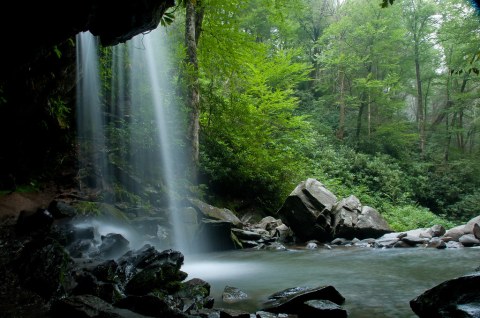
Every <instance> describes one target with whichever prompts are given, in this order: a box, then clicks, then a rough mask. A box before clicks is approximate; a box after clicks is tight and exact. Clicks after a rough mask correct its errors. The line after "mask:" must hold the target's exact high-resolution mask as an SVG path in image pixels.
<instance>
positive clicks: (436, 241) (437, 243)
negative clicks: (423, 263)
mask: <svg viewBox="0 0 480 318" xmlns="http://www.w3.org/2000/svg"><path fill="white" fill-rule="evenodd" d="M427 247H433V248H438V249H443V248H447V244H446V243H445V242H444V241H442V240H441V239H440V238H438V237H434V238H432V239H431V240H430V241H429V242H428V244H427Z"/></svg>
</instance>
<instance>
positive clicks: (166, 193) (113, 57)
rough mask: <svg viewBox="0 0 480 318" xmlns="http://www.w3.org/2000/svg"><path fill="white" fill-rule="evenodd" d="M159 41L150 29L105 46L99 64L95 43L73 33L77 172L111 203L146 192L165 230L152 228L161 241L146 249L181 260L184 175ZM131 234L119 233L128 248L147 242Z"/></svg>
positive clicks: (185, 247) (165, 56)
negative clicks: (90, 176) (172, 252)
mask: <svg viewBox="0 0 480 318" xmlns="http://www.w3.org/2000/svg"><path fill="white" fill-rule="evenodd" d="M165 38H166V35H165V30H162V29H160V28H158V29H156V30H154V31H153V32H151V33H149V34H142V35H138V36H136V37H134V38H133V39H132V40H130V41H128V42H127V43H125V44H121V45H117V46H115V47H114V48H111V51H109V52H110V53H109V54H110V55H108V56H107V57H105V55H104V58H103V59H99V57H98V55H99V54H98V52H100V51H99V48H98V46H97V45H96V41H95V38H94V37H93V36H92V35H91V34H90V33H83V34H79V35H78V37H77V41H78V52H77V53H78V67H79V69H78V74H79V75H78V76H79V78H78V92H77V93H78V103H77V106H78V107H77V113H78V118H79V119H78V136H79V145H81V147H80V149H81V150H82V149H84V151H81V152H80V155H81V156H83V159H84V161H85V162H88V164H86V165H84V166H83V168H84V170H88V172H89V173H92V172H93V171H95V175H96V176H97V177H96V178H95V180H94V182H92V180H90V182H89V186H92V187H94V188H98V189H99V191H100V190H101V192H102V193H103V200H105V201H106V202H109V203H113V204H117V203H118V202H121V201H122V200H123V199H124V196H129V195H131V196H142V195H143V196H147V194H149V198H148V201H149V202H150V203H151V204H152V205H151V206H150V207H148V209H149V210H151V211H156V212H157V215H164V216H166V217H167V218H168V220H169V222H170V226H171V231H167V230H165V229H163V228H160V227H159V229H158V232H157V234H158V236H159V237H161V240H157V242H156V243H153V245H156V246H157V247H158V248H161V249H166V248H174V249H177V250H179V251H181V252H182V253H184V254H185V253H187V252H188V251H189V247H188V240H187V239H186V237H188V232H189V231H187V230H185V226H184V224H185V223H184V222H183V218H182V217H181V214H182V213H183V210H182V208H181V206H180V205H179V204H178V202H179V201H180V199H181V198H182V197H183V195H182V190H181V189H182V182H183V181H184V179H185V177H186V176H185V175H183V173H184V171H186V169H185V161H184V160H183V159H182V151H181V150H182V149H183V148H182V146H181V142H182V141H181V140H182V138H181V135H182V131H183V130H182V121H181V120H180V112H179V110H178V109H179V108H178V105H177V104H176V103H175V99H176V97H175V94H174V92H175V91H174V89H173V88H172V87H171V85H170V81H171V78H170V77H169V73H171V70H170V69H169V68H168V67H167V64H168V63H167V62H168V60H169V55H168V50H167V49H168V43H167V41H166V40H165ZM103 53H104V52H103ZM104 54H105V53H104ZM99 61H102V62H103V64H102V65H100V62H99ZM106 61H107V62H106ZM100 73H101V75H100ZM85 159H86V160H85ZM92 168H93V169H92ZM183 186H184V184H183ZM117 205H118V204H117ZM97 226H99V225H98V224H97ZM99 231H101V229H99ZM119 232H123V233H125V230H124V229H119V231H118V232H117V233H119ZM101 234H103V235H104V234H106V233H101ZM137 234H139V235H141V233H135V229H132V231H130V235H127V239H129V240H130V241H131V242H136V243H137V245H138V246H132V247H133V248H136V247H139V245H142V244H144V243H152V242H148V241H147V242H145V238H138V237H136V236H137ZM128 236H130V237H128ZM160 241H161V242H160Z"/></svg>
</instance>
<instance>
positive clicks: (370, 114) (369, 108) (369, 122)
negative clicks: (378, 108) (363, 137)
mask: <svg viewBox="0 0 480 318" xmlns="http://www.w3.org/2000/svg"><path fill="white" fill-rule="evenodd" d="M367 106H368V108H367V113H368V116H367V117H368V120H367V122H368V140H369V141H370V137H371V135H372V98H371V96H370V91H368V104H367Z"/></svg>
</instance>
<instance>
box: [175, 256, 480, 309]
mask: <svg viewBox="0 0 480 318" xmlns="http://www.w3.org/2000/svg"><path fill="white" fill-rule="evenodd" d="M479 253H480V248H461V249H454V248H451V249H444V250H438V249H431V248H408V249H407V248H405V249H402V248H391V249H374V248H358V247H334V248H332V249H325V248H320V249H315V250H305V249H288V250H286V251H285V250H284V251H281V250H272V251H267V250H250V249H244V250H235V251H226V252H216V253H209V254H202V255H187V256H186V257H185V264H184V265H183V267H182V270H183V271H185V272H186V273H188V278H187V279H191V278H200V279H203V280H205V281H207V282H208V283H210V285H211V292H210V295H211V296H212V297H214V298H215V305H214V306H215V307H217V308H220V307H221V308H231V309H240V310H245V311H248V312H255V311H257V310H259V309H260V308H261V306H262V303H263V302H264V301H265V300H266V299H267V297H268V296H269V295H271V294H273V293H275V292H278V291H281V290H283V289H286V288H290V287H296V286H309V287H318V286H324V285H332V286H334V287H335V288H336V289H337V290H338V291H339V292H340V294H342V295H343V296H344V297H345V303H344V304H343V307H344V308H345V309H346V310H347V311H348V313H349V317H350V318H367V317H368V318H372V317H375V318H377V317H392V318H407V317H417V315H415V313H414V312H413V311H412V310H411V309H410V305H409V301H410V300H411V299H413V298H415V297H416V296H418V295H420V294H422V293H423V292H424V291H426V290H427V289H430V288H432V287H434V286H436V285H438V284H440V283H441V282H444V281H446V280H449V279H452V278H455V277H458V276H462V275H465V274H468V273H472V272H474V271H475V268H477V267H478V266H479V265H480V258H479ZM225 286H233V287H236V288H239V289H241V290H242V291H244V292H245V293H247V294H248V295H249V297H250V298H249V299H248V300H244V301H241V302H238V303H225V302H223V301H222V293H223V290H224V288H225Z"/></svg>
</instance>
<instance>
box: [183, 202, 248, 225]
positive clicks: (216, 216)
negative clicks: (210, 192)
mask: <svg viewBox="0 0 480 318" xmlns="http://www.w3.org/2000/svg"><path fill="white" fill-rule="evenodd" d="M189 201H190V203H191V204H192V205H193V207H194V208H195V210H197V212H198V213H199V214H200V218H202V217H203V218H209V219H213V220H217V221H224V222H230V223H232V224H233V225H234V226H236V227H240V226H241V225H242V221H241V220H240V219H239V218H238V217H237V216H236V215H235V214H234V213H233V212H232V211H230V210H229V209H225V208H223V209H222V208H217V207H214V206H213V205H210V204H207V203H205V202H203V201H201V200H198V199H192V198H191V199H189Z"/></svg>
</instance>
